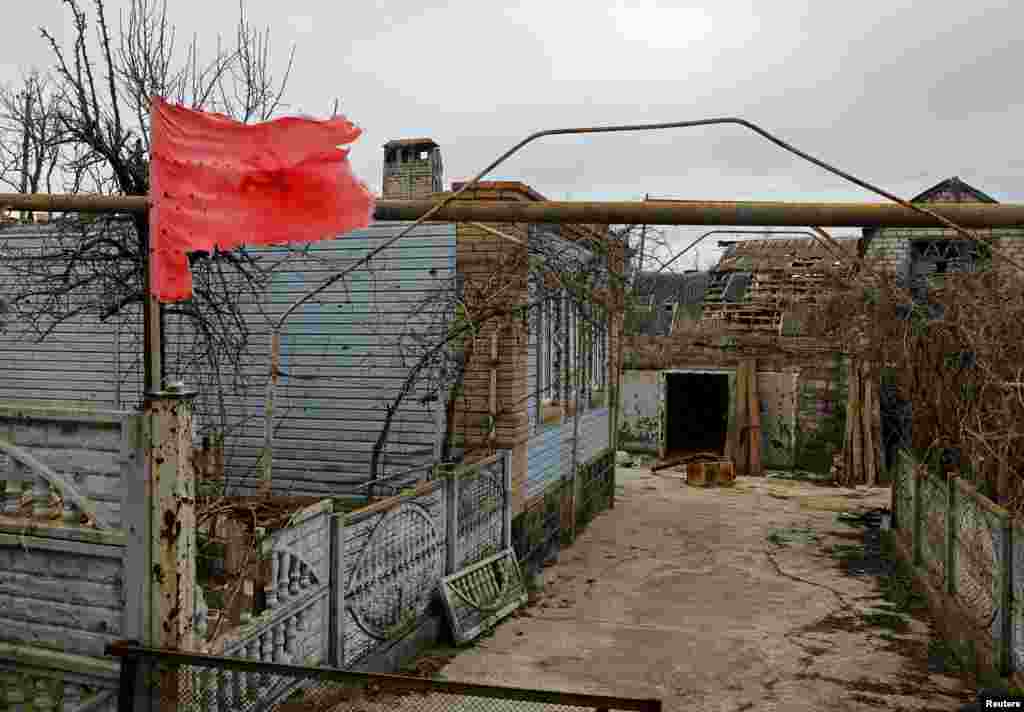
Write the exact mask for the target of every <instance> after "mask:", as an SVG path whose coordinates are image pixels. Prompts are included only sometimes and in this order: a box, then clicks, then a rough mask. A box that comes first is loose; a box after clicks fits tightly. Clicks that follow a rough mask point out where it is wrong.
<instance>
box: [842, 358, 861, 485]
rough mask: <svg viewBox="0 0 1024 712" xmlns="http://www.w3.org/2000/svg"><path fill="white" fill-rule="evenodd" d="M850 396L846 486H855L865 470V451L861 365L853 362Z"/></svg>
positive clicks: (851, 364) (850, 372)
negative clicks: (863, 448) (862, 434)
mask: <svg viewBox="0 0 1024 712" xmlns="http://www.w3.org/2000/svg"><path fill="white" fill-rule="evenodd" d="M849 374H850V376H849V379H848V380H849V384H850V385H849V395H848V401H847V408H846V420H847V428H848V430H849V440H848V442H849V457H848V458H845V459H848V467H847V468H845V469H846V472H845V473H844V474H845V476H846V482H845V483H844V484H846V485H855V484H857V483H858V482H860V481H861V479H860V478H861V475H862V474H863V469H864V459H863V450H862V447H863V446H862V443H861V429H862V428H861V426H862V424H861V410H862V408H861V402H860V363H859V362H857V361H853V360H851V362H850V368H849Z"/></svg>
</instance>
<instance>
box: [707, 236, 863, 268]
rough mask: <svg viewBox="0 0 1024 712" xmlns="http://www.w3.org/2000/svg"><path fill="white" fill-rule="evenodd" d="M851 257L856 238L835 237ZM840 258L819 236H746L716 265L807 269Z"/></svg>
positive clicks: (855, 247) (833, 261)
mask: <svg viewBox="0 0 1024 712" xmlns="http://www.w3.org/2000/svg"><path fill="white" fill-rule="evenodd" d="M835 240H836V242H838V243H839V246H840V248H841V249H842V250H843V251H844V252H845V253H846V255H847V256H848V257H855V256H856V254H857V241H856V238H850V237H840V238H835ZM836 261H837V255H836V253H835V251H834V250H833V249H829V248H826V247H825V246H824V245H823V244H822V243H821V242H820V241H819V240H813V239H811V238H788V239H780V240H743V241H741V242H736V243H734V244H732V245H729V246H728V247H727V248H726V250H725V252H724V253H723V254H722V257H721V258H720V259H719V261H718V265H717V266H716V267H715V270H714V271H715V272H760V271H765V270H780V271H788V272H792V271H793V270H806V269H808V268H811V267H815V266H822V267H824V266H826V265H830V264H833V263H835V262H836Z"/></svg>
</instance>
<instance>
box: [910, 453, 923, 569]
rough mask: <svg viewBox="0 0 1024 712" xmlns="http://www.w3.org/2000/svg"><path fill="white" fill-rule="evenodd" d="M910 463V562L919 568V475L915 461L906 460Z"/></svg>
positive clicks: (920, 552)
mask: <svg viewBox="0 0 1024 712" xmlns="http://www.w3.org/2000/svg"><path fill="white" fill-rule="evenodd" d="M908 460H909V462H910V466H911V467H910V477H911V483H912V484H913V493H914V496H913V500H914V527H913V531H914V533H913V541H912V542H911V549H912V551H913V556H912V560H913V562H914V566H920V565H921V562H922V551H921V515H922V512H921V479H922V478H921V473H920V472H919V471H918V467H917V461H916V460H913V459H910V458H908Z"/></svg>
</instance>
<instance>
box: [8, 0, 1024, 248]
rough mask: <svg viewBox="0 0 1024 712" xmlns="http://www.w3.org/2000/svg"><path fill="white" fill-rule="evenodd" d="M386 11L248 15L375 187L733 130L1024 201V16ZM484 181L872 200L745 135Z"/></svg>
mask: <svg viewBox="0 0 1024 712" xmlns="http://www.w3.org/2000/svg"><path fill="white" fill-rule="evenodd" d="M83 4H84V5H86V6H91V5H92V3H91V2H84V3H83ZM107 5H108V7H109V8H110V11H111V13H112V14H113V11H115V10H118V9H120V8H122V7H124V5H125V0H107ZM380 5H381V8H380V9H377V8H373V7H370V6H369V5H363V4H362V3H342V2H336V1H332V2H326V1H320V0H288V1H287V2H268V1H266V0H250V2H249V3H248V11H249V15H250V19H251V20H252V21H253V23H254V24H256V25H258V26H265V25H269V26H270V28H271V31H272V38H273V42H274V43H275V45H274V49H275V50H276V52H275V54H276V57H277V58H278V60H279V61H280V62H281V64H280V65H279V66H281V67H283V62H284V61H285V59H286V57H287V50H288V49H289V47H290V46H291V45H292V44H295V46H296V50H297V51H296V64H295V68H294V71H293V75H292V80H291V83H290V85H289V91H288V93H287V99H288V101H289V103H290V104H291V106H292V108H293V110H294V111H297V112H303V113H308V114H313V115H317V116H321V115H325V114H327V113H328V112H329V111H330V108H331V106H332V103H333V99H334V98H335V97H338V98H339V99H340V101H341V106H342V111H343V113H345V114H346V115H347V116H348V117H349V118H350V119H351V120H353V121H354V122H355V123H357V124H358V125H360V126H361V127H362V128H363V129H364V131H365V133H364V134H363V137H362V138H361V139H360V140H359V141H358V142H357V143H356V144H355V145H354V147H353V149H352V154H351V156H352V162H353V165H354V167H355V169H356V171H357V173H358V174H359V175H360V176H361V177H362V178H363V179H364V180H366V182H367V183H368V184H369V185H371V186H372V187H373V188H374V189H375V190H379V187H380V183H381V176H380V173H381V158H382V151H381V144H383V143H384V142H385V141H387V140H389V139H393V138H402V137H414V136H424V135H425V136H430V137H432V138H433V139H434V140H436V141H437V142H438V143H439V144H440V146H441V150H442V153H443V158H444V163H445V183H446V185H447V184H449V183H450V182H451V181H453V180H459V179H464V178H467V177H469V176H471V175H472V174H473V173H474V172H476V171H477V170H479V169H480V168H482V167H483V166H484V165H486V164H487V163H488V162H490V161H491V160H492V159H493V158H494V157H495V156H496V155H497V154H498V153H500V152H502V151H504V150H505V149H507V148H508V147H510V146H511V145H512V144H513V143H515V142H516V141H518V140H519V139H521V138H523V137H525V136H526V135H527V134H529V133H531V132H533V131H536V130H539V129H545V128H554V127H562V126H578V125H595V124H615V123H627V122H641V121H651V122H653V121H678V120H686V119H698V118H707V117H713V116H727V115H731V116H739V117H743V118H746V119H748V120H751V121H754V122H755V123H758V124H760V125H762V126H763V127H765V128H767V129H768V130H770V131H773V132H777V133H778V134H780V135H781V137H782V138H784V139H786V140H788V141H790V142H792V143H794V144H796V145H797V146H798V147H800V148H802V149H804V150H806V151H808V152H810V153H812V154H815V155H818V156H819V157H821V158H823V159H825V160H826V161H829V162H832V163H834V164H837V165H838V166H840V167H841V168H844V169H846V170H848V171H850V172H852V173H854V174H855V175H858V176H860V177H862V178H865V179H867V180H869V181H872V182H875V183H878V184H880V185H881V186H882V187H884V188H886V189H888V190H891V191H894V192H896V193H898V194H900V195H903V196H906V197H909V196H911V195H914V194H916V193H918V192H920V191H921V190H923V189H924V188H927V187H929V186H931V185H932V184H934V183H936V182H938V181H940V180H942V179H943V178H947V177H949V176H952V175H959V176H960V177H961V178H963V179H964V180H966V181H967V182H968V183H971V184H972V185H974V186H976V187H978V188H980V189H981V190H984V191H986V192H988V193H989V194H990V195H992V196H993V197H995V198H996V199H998V200H1001V201H1004V202H1024V147H1022V145H1021V143H1022V142H1021V138H1020V127H1021V126H1022V125H1024V81H1022V80H1021V68H1022V67H1024V47H1022V43H1021V41H1020V39H1019V37H1018V35H1019V34H1020V28H1021V27H1022V26H1024V4H1022V3H1019V2H1017V3H1013V2H1011V1H1010V0H1004V1H1003V2H993V1H990V0H974V1H973V2H969V3H966V2H960V3H952V2H944V1H942V0H930V1H928V0H884V1H876V0H862V1H861V2H853V3H851V2H836V1H834V0H819V1H818V2H799V1H791V0H774V1H773V2H760V3H753V2H742V1H740V0H714V2H712V1H711V0H702V1H695V2H691V3H683V2H671V3H670V2H653V1H641V0H633V1H632V2H624V1H621V0H620V1H619V2H614V3H612V2H602V1H601V0H589V1H588V2H575V1H572V0H561V1H559V0H548V1H547V2H540V1H539V0H529V1H527V2H522V3H518V4H516V3H514V2H509V1H508V0H506V1H504V2H497V1H494V0H475V1H474V2H447V3H444V2H436V1H434V2H432V1H431V0H426V1H425V2H416V3H412V2H405V1H401V2H389V3H380ZM169 8H170V16H171V19H172V20H173V21H174V22H175V23H176V24H177V26H178V31H179V36H181V37H185V36H189V35H191V34H192V33H197V34H198V38H199V40H200V45H201V46H202V43H203V42H206V43H207V46H208V47H210V48H212V47H213V45H214V42H215V41H216V34H217V33H218V32H223V33H225V34H229V33H231V32H232V31H233V27H234V22H235V19H236V17H237V4H236V3H235V2H229V1H226V0H169ZM67 15H68V13H67V12H66V11H65V10H64V9H63V7H62V4H61V2H59V0H35V1H34V2H32V3H25V4H24V5H22V9H21V10H20V12H19V14H18V18H17V19H18V22H13V21H11V20H12V18H11V17H8V21H7V22H4V23H2V25H0V47H3V53H2V55H0V81H12V80H16V79H17V78H18V76H19V73H21V72H23V71H25V70H28V69H29V68H31V67H33V66H37V67H40V68H48V67H50V66H51V65H52V63H53V61H52V56H51V54H50V52H49V49H48V48H47V46H46V45H45V44H44V42H43V40H42V39H41V38H40V37H39V33H38V30H37V29H36V28H38V27H39V26H46V27H48V28H50V29H51V31H53V32H54V33H55V34H57V35H58V37H60V36H64V37H65V38H67V39H70V37H71V35H70V32H69V28H68V25H67ZM492 177H493V178H504V179H514V180H522V181H524V182H526V183H528V184H530V185H531V186H533V187H534V188H536V189H537V190H539V191H540V192H541V193H543V194H545V195H546V196H548V197H549V198H553V199H562V198H566V197H570V198H571V199H576V200H579V199H596V200H611V199H627V200H628V199H636V198H638V197H641V196H642V195H643V194H644V193H650V194H651V195H653V196H658V197H679V198H684V199H720V200H748V199H750V200H876V199H877V198H875V197H874V196H872V195H871V194H868V193H866V192H865V191H863V190H861V189H859V188H857V187H855V186H853V185H850V184H846V183H844V181H842V180H841V179H839V178H837V177H835V176H832V175H831V174H828V173H825V172H824V171H822V170H820V169H819V168H817V167H815V166H813V165H810V164H808V163H805V162H803V161H801V160H800V159H798V158H796V157H795V156H791V155H789V154H787V153H785V152H783V151H781V150H779V149H777V148H775V147H774V146H771V145H770V144H768V143H766V142H765V141H764V140H763V139H761V138H760V137H758V136H756V135H753V134H750V133H748V132H746V131H745V130H743V129H741V128H738V127H710V128H701V129H681V130H676V131H671V132H663V133H661V134H657V135H655V134H620V135H604V136H591V137H568V138H553V139H547V140H542V141H541V142H538V143H534V144H532V145H531V146H529V147H528V148H526V149H525V150H524V151H523V152H522V153H521V154H520V155H519V156H517V157H515V158H513V159H511V160H510V161H509V162H508V163H507V164H505V165H504V166H503V167H502V168H500V169H499V171H498V172H497V173H496V174H495V175H494V176H492ZM686 232H690V231H686ZM840 232H841V231H840Z"/></svg>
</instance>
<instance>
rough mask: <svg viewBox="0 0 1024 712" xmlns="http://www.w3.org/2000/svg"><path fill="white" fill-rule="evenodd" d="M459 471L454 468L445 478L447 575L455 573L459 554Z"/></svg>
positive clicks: (445, 567)
mask: <svg viewBox="0 0 1024 712" xmlns="http://www.w3.org/2000/svg"><path fill="white" fill-rule="evenodd" d="M459 469H460V468H457V467H453V468H452V469H451V470H449V471H448V473H447V474H446V476H445V500H446V507H445V509H446V510H447V512H448V516H447V517H446V519H447V521H446V522H445V545H446V546H445V549H446V551H445V565H444V572H445V574H446V575H449V574H453V573H455V566H456V564H457V563H458V553H459Z"/></svg>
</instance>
